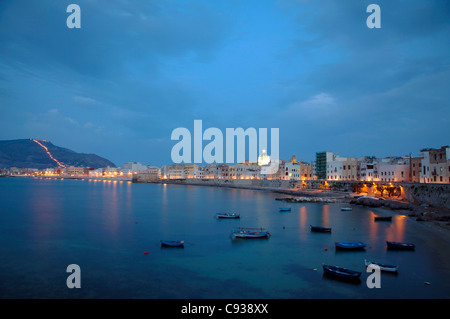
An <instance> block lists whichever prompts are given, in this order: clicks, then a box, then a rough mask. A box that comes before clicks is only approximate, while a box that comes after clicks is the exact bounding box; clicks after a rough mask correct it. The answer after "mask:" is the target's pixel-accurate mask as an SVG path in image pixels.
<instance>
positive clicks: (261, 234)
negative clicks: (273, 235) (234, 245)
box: [232, 227, 270, 238]
mask: <svg viewBox="0 0 450 319" xmlns="http://www.w3.org/2000/svg"><path fill="white" fill-rule="evenodd" d="M232 234H233V235H234V237H236V238H268V237H269V236H270V233H269V232H268V231H267V230H265V229H264V228H242V227H236V228H235V229H234V230H233V232H232Z"/></svg>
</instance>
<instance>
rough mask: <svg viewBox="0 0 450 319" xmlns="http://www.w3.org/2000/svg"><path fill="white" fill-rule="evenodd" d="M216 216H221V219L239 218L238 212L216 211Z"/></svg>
mask: <svg viewBox="0 0 450 319" xmlns="http://www.w3.org/2000/svg"><path fill="white" fill-rule="evenodd" d="M216 215H217V218H223V219H237V218H241V215H240V214H236V213H217V214H216Z"/></svg>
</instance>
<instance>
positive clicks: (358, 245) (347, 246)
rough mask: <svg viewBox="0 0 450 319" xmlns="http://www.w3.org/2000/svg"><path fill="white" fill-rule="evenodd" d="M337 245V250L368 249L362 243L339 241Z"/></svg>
mask: <svg viewBox="0 0 450 319" xmlns="http://www.w3.org/2000/svg"><path fill="white" fill-rule="evenodd" d="M335 245H336V248H340V249H347V250H357V249H364V248H365V247H366V244H365V243H363V242H360V241H339V242H336V243H335Z"/></svg>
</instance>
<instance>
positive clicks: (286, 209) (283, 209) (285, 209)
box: [280, 207, 291, 212]
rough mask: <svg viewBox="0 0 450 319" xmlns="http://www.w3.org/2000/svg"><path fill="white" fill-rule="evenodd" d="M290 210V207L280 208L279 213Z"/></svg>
mask: <svg viewBox="0 0 450 319" xmlns="http://www.w3.org/2000/svg"><path fill="white" fill-rule="evenodd" d="M290 211H291V208H290V207H280V212H290Z"/></svg>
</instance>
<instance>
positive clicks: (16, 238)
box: [0, 177, 450, 299]
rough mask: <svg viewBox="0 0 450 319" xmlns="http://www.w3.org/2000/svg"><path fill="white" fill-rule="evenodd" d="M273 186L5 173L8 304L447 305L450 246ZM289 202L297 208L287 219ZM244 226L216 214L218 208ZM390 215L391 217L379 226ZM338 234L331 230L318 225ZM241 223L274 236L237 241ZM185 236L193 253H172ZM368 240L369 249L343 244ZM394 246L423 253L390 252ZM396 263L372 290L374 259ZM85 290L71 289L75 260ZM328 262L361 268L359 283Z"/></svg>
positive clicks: (0, 272) (402, 225)
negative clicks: (326, 268)
mask: <svg viewBox="0 0 450 319" xmlns="http://www.w3.org/2000/svg"><path fill="white" fill-rule="evenodd" d="M283 196H285V195H281V194H276V193H273V192H270V191H259V190H246V189H234V188H222V187H209V186H188V185H171V184H138V183H131V182H126V181H111V180H88V179H86V180H75V179H60V178H29V177H16V178H12V177H10V178H0V256H1V262H0V298H2V299H42V298H43V299H61V298H64V299H66V298H67V299H71V298H74V299H211V298H212V299H223V298H226V299H442V298H449V297H450V249H449V248H450V247H449V243H448V242H447V241H445V240H444V239H443V237H442V236H441V234H440V233H439V232H436V231H432V230H431V228H430V227H427V225H425V224H423V223H420V222H417V221H415V220H413V219H411V218H409V217H407V215H406V213H405V214H401V213H393V212H391V211H387V210H382V209H372V208H367V207H362V206H352V208H353V209H352V210H351V211H341V209H340V208H341V207H342V206H343V205H346V206H347V205H348V204H342V203H329V204H327V203H288V202H284V201H278V200H276V198H279V197H283ZM280 207H290V208H291V211H287V212H281V211H280ZM220 212H235V213H239V214H240V216H241V218H240V219H218V218H217V217H216V214H217V213H220ZM375 216H392V221H375V220H374V217H375ZM311 225H314V226H323V227H331V228H332V231H331V233H315V232H311V230H310V226H311ZM235 227H251V228H265V229H267V230H268V231H269V232H270V234H271V236H270V237H269V238H267V239H236V238H234V237H233V236H232V235H231V233H232V231H233V229H234V228H235ZM161 240H182V241H184V248H162V247H161V243H160V241H161ZM338 241H361V242H364V243H365V244H366V245H367V246H366V248H365V250H362V251H340V250H336V249H335V242H338ZM386 241H398V242H410V243H414V244H415V245H416V249H415V250H414V251H392V250H388V249H387V246H386ZM365 259H367V260H371V261H377V262H382V263H388V264H395V265H397V266H398V273H397V274H392V273H385V272H382V273H381V274H380V276H379V288H377V287H373V285H372V287H370V285H368V279H369V277H370V276H371V274H372V272H371V271H369V272H367V270H366V267H365V264H364V260H365ZM73 264H75V265H77V266H78V267H79V270H80V271H79V272H78V275H79V277H78V279H79V284H80V288H69V287H68V278H69V276H71V275H72V271H71V270H68V266H69V265H73ZM323 264H328V265H335V266H340V267H344V268H348V269H352V270H356V271H360V272H362V275H361V277H360V280H359V281H356V282H349V281H344V280H339V279H335V278H333V277H330V276H329V275H326V274H324V272H323V268H322V266H323Z"/></svg>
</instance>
